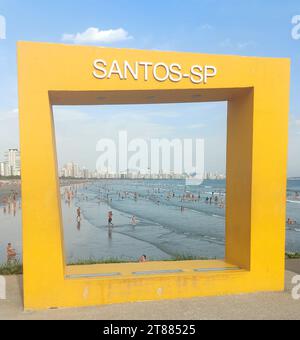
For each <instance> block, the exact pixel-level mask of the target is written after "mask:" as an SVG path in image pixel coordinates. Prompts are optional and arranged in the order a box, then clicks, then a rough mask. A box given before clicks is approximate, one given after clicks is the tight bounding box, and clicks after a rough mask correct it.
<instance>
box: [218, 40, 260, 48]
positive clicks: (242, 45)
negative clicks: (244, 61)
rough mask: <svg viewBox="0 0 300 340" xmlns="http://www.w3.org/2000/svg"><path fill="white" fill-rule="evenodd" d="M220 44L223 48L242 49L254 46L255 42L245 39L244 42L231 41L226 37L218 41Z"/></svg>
mask: <svg viewBox="0 0 300 340" xmlns="http://www.w3.org/2000/svg"><path fill="white" fill-rule="evenodd" d="M220 46H221V47H223V48H231V49H236V50H244V49H246V48H251V47H255V46H256V44H255V43H254V42H253V41H245V42H237V43H235V42H233V41H232V40H231V39H229V38H227V39H225V40H224V41H222V42H221V43H220Z"/></svg>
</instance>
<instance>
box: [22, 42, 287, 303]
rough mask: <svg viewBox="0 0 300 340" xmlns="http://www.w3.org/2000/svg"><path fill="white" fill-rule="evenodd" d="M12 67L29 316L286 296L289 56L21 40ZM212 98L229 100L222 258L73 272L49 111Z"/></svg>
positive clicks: (114, 266)
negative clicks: (41, 311)
mask: <svg viewBox="0 0 300 340" xmlns="http://www.w3.org/2000/svg"><path fill="white" fill-rule="evenodd" d="M113 61H117V63H116V62H115V63H113ZM125 62H126V63H127V69H126V70H127V76H125V73H122V72H123V71H124V70H123V69H122V70H120V69H121V66H120V65H125ZM137 62H139V64H138V65H139V67H143V68H142V69H141V70H140V75H139V76H136V74H135V71H136V69H135V68H134V67H135V65H137V64H136V63H137ZM145 62H147V63H148V64H147V66H145ZM143 63H144V64H143ZM108 64H111V65H112V68H109V65H108ZM128 65H131V66H130V67H131V69H130V68H128ZM154 65H156V66H154ZM166 65H169V67H170V68H169V69H168V68H166ZM192 65H196V67H193V66H192ZM197 65H198V66H197ZM105 67H107V68H106V69H104V68H105ZM122 67H123V66H122ZM18 68H19V109H20V131H21V133H20V135H21V161H22V196H23V261H24V307H25V309H45V308H55V307H75V306H78V307H79V306H91V305H101V304H111V303H124V302H134V301H147V300H162V299H174V298H191V297H198V296H212V295H225V294H236V293H247V292H257V291H281V290H283V289H284V254H285V208H286V178H287V171H286V168H287V145H288V112H289V83H290V61H289V60H288V59H273V58H253V57H240V56H219V55H206V54H192V53H175V52H157V51H136V50H128V49H111V48H98V47H82V46H67V45H60V44H47V43H30V42H20V43H19V44H18ZM147 68H148V69H147ZM154 68H155V71H156V74H155V72H154ZM146 69H147V72H148V74H146ZM170 70H171V73H170ZM179 71H182V72H183V73H182V74H181V75H180V72H179ZM124 72H125V71H124ZM184 72H187V73H184ZM205 72H206V73H205ZM209 101H228V143H227V144H228V145H227V208H226V259H225V260H218V261H187V262H176V263H173V262H171V263H165V262H153V263H146V264H143V265H141V264H122V265H120V264H119V265H96V266H84V267H81V266H78V267H76V266H75V267H68V266H67V265H66V262H65V254H64V242H63V226H62V217H61V206H60V187H59V178H58V169H57V157H56V143H55V132H54V124H53V115H52V106H53V105H103V104H147V103H179V102H180V103H182V102H209Z"/></svg>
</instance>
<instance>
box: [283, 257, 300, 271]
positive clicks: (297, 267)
mask: <svg viewBox="0 0 300 340" xmlns="http://www.w3.org/2000/svg"><path fill="white" fill-rule="evenodd" d="M286 270H289V271H290V272H294V273H297V274H300V260H287V261H286Z"/></svg>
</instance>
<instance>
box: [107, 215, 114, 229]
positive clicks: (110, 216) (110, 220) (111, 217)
mask: <svg viewBox="0 0 300 340" xmlns="http://www.w3.org/2000/svg"><path fill="white" fill-rule="evenodd" d="M112 222H113V212H112V211H110V212H109V213H108V226H109V227H113V226H114V225H113V223H112Z"/></svg>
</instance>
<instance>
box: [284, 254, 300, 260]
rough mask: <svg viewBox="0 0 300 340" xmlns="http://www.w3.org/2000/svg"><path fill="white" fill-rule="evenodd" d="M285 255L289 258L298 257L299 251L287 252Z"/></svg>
mask: <svg viewBox="0 0 300 340" xmlns="http://www.w3.org/2000/svg"><path fill="white" fill-rule="evenodd" d="M286 257H287V258H288V259H289V260H293V259H300V253H287V254H286Z"/></svg>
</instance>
